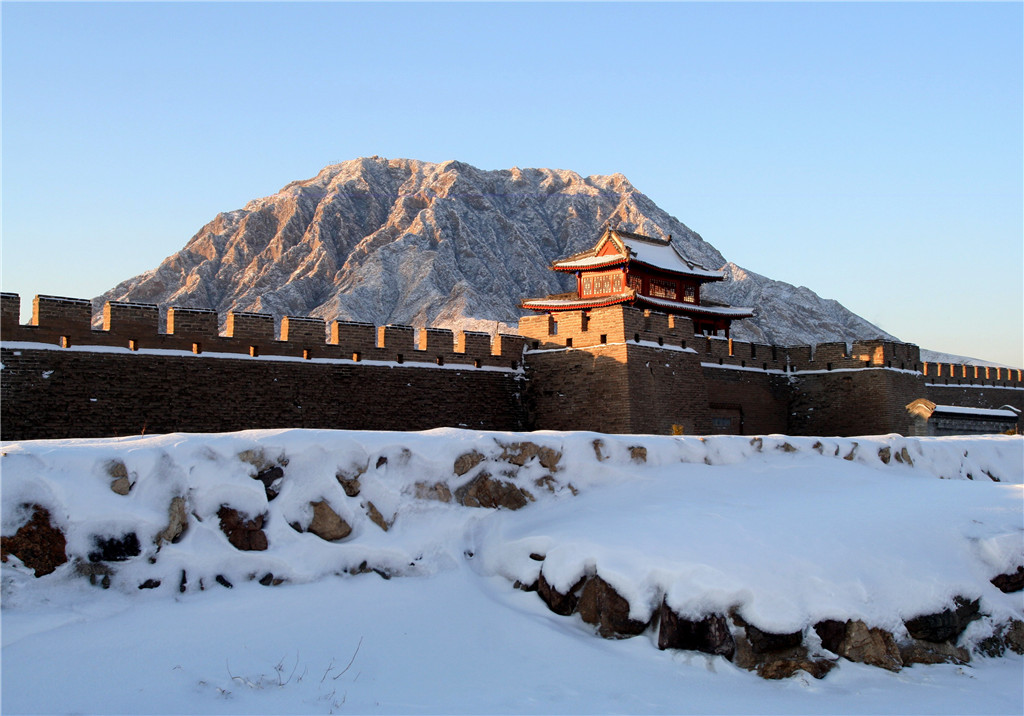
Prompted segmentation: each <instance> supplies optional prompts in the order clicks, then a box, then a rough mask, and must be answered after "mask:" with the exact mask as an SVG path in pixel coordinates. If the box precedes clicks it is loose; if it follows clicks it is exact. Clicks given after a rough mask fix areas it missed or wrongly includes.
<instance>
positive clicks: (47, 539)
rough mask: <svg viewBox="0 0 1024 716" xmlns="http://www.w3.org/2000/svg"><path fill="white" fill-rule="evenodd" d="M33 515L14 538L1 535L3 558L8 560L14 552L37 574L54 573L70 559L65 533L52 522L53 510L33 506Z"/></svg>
mask: <svg viewBox="0 0 1024 716" xmlns="http://www.w3.org/2000/svg"><path fill="white" fill-rule="evenodd" d="M30 509H31V510H32V517H31V518H30V519H29V521H28V522H26V523H25V524H24V525H22V526H21V527H20V528H18V531H17V532H15V533H14V534H13V535H12V536H10V537H2V538H0V560H2V561H4V562H6V561H7V555H9V554H12V555H14V556H15V557H17V558H18V559H20V560H21V563H22V564H24V565H25V566H26V567H28V568H29V569H31V570H34V571H35V576H37V577H42V576H44V575H46V574H50V573H51V572H53V571H54V570H55V569H57V567H59V566H60V565H62V564H64V563H65V562H67V561H68V556H67V553H66V552H65V549H66V548H67V540H66V539H65V538H64V533H63V532H61V531H60V530H59V529H58V528H56V527H55V526H54V525H53V523H52V522H51V521H50V511H49V510H47V509H46V508H45V507H42V506H40V505H32V506H31V507H30Z"/></svg>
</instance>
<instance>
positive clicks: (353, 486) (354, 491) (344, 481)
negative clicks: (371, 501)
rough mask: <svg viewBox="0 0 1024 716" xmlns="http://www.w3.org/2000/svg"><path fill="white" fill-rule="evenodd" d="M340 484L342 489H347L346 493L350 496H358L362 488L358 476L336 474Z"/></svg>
mask: <svg viewBox="0 0 1024 716" xmlns="http://www.w3.org/2000/svg"><path fill="white" fill-rule="evenodd" d="M336 477H337V479H338V484H339V485H341V489H342V490H344V491H345V494H346V495H348V496H349V497H358V496H359V491H360V490H361V489H362V485H361V484H360V483H359V478H358V477H345V476H343V475H336Z"/></svg>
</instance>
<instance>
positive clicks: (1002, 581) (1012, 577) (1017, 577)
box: [991, 567, 1024, 594]
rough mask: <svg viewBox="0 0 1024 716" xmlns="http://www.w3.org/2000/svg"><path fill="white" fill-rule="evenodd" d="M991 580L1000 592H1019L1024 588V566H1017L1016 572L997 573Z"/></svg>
mask: <svg viewBox="0 0 1024 716" xmlns="http://www.w3.org/2000/svg"><path fill="white" fill-rule="evenodd" d="M991 581H992V584H993V586H995V587H996V589H998V590H999V591H1000V592H1004V593H1006V594H1010V593H1011V592H1019V591H1021V590H1022V589H1024V567H1017V570H1016V571H1015V572H1009V573H1007V574H999V575H996V576H995V577H993V578H992V580H991Z"/></svg>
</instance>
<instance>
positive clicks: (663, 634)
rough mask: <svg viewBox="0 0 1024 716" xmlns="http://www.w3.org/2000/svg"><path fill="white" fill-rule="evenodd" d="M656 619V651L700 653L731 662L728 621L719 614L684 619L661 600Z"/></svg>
mask: <svg viewBox="0 0 1024 716" xmlns="http://www.w3.org/2000/svg"><path fill="white" fill-rule="evenodd" d="M657 620H658V648H659V649H687V650H690V651H701V652H704V653H705V654H716V655H718V656H724V657H725V658H726V659H731V658H732V656H733V654H734V653H735V651H736V642H735V640H734V639H733V636H732V631H731V630H730V629H729V621H728V619H726V617H725V616H724V615H722V614H709V615H708V616H706V617H703V618H701V619H697V620H691V619H685V618H683V617H681V616H679V615H678V614H676V613H675V612H674V611H672V609H671V608H670V607H669V606H668V604H667V603H666V602H665V601H664V600H662V602H661V607H660V608H659V609H658V615H657Z"/></svg>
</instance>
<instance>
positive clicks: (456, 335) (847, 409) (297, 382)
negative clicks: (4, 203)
mask: <svg viewBox="0 0 1024 716" xmlns="http://www.w3.org/2000/svg"><path fill="white" fill-rule="evenodd" d="M20 309H21V305H20V298H19V297H18V295H17V294H13V293H0V338H2V339H3V345H2V350H3V370H2V371H0V381H2V387H0V390H2V391H3V395H4V401H3V420H2V421H0V429H2V431H3V432H2V433H0V435H3V439H32V438H47V437H90V436H98V435H133V434H138V433H140V432H147V431H155V432H177V431H185V432H195V431H200V432H208V431H224V430H242V429H248V428H287V427H311V428H332V429H338V428H343V429H387V430H422V429H427V428H433V427H441V426H451V427H472V428H476V429H485V430H523V429H547V430H597V431H602V432H621V433H663V434H664V433H673V434H679V433H686V434H714V433H734V434H743V435H750V434H768V433H788V434H797V435H800V434H816V435H823V434H828V435H860V434H874V433H891V432H899V433H903V434H908V431H912V430H916V429H918V428H917V426H916V424H912V421H911V417H910V415H909V413H908V412H907V409H906V406H907V405H909V404H911V403H912V402H913V401H915V400H919V399H928V400H930V401H932V402H933V403H936V404H941V405H948V406H961V407H964V408H967V409H977V408H983V409H993V408H1003V407H1004V406H1010V407H1012V408H1013V409H1014V410H1020V409H1022V408H1024V391H1022V389H1021V386H1022V381H1021V371H1020V370H1017V369H1012V370H1010V369H1006V368H996V367H994V366H993V367H987V368H986V367H984V366H979V367H974V366H967V365H959V364H948V363H942V364H935V363H922V362H921V357H920V351H919V350H918V347H917V346H915V345H911V344H906V343H899V342H895V341H883V340H872V341H853V342H848V343H847V342H836V343H819V344H817V345H814V346H772V345H767V344H763V343H757V342H747V341H736V340H731V339H729V338H725V337H721V336H715V335H706V334H704V333H703V332H702V333H700V334H696V333H695V332H694V324H693V322H692V321H691V319H690V318H688V317H683V316H677V315H671V314H665V313H660V312H657V311H652V310H642V309H637V308H633V307H629V306H622V305H615V306H608V307H603V308H594V309H592V310H590V311H560V312H557V313H556V314H553V315H544V314H540V315H530V316H526V317H524V318H523V319H522V320H521V321H520V323H519V330H520V332H521V333H522V335H512V334H498V335H495V336H492V335H490V334H488V333H482V332H479V331H452V330H449V329H446V328H435V327H427V328H414V327H413V326H406V325H396V324H389V325H383V326H377V325H374V324H371V323H362V322H358V321H341V320H335V321H329V322H328V321H325V320H324V319H323V318H319V317H314V316H281V317H275V316H272V315H270V314H268V313H253V312H244V311H229V312H228V313H227V314H226V315H224V316H223V317H222V316H219V315H218V314H217V313H216V312H214V311H211V310H207V309H198V308H187V307H180V306H172V307H170V308H166V310H164V309H162V308H161V307H159V306H157V305H154V304H149V303H130V302H124V301H108V302H106V303H105V304H103V305H102V306H95V307H94V306H93V305H92V303H91V302H90V301H88V300H85V299H80V298H64V297H61V296H36V297H35V299H34V300H33V303H32V309H33V310H32V320H31V322H30V323H27V324H25V325H22V324H20V323H19V317H20ZM94 314H96V315H94ZM94 321H95V323H94ZM162 324H163V325H162ZM94 325H95V326H96V327H94ZM220 326H223V329H221V328H220ZM223 358H233V359H234V360H221V359H223ZM524 363H525V365H524ZM968 412H969V411H968ZM1011 422H1012V421H1011ZM968 427H971V426H968ZM975 427H976V426H975ZM1018 427H1020V426H1019V425H1018Z"/></svg>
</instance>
